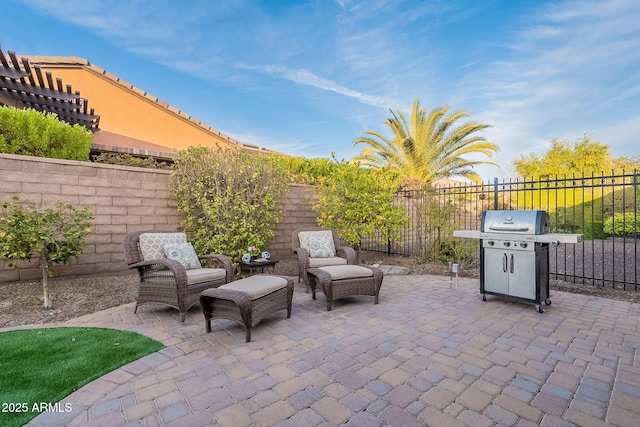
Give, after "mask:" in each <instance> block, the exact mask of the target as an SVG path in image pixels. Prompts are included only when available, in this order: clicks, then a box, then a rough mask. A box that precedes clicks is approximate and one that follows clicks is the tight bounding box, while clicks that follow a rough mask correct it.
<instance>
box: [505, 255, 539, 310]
mask: <svg viewBox="0 0 640 427" xmlns="http://www.w3.org/2000/svg"><path fill="white" fill-rule="evenodd" d="M508 257H509V295H511V296H514V297H519V298H527V299H535V298H536V277H535V276H536V254H535V253H534V252H531V251H526V252H525V251H508Z"/></svg>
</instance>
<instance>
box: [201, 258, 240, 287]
mask: <svg viewBox="0 0 640 427" xmlns="http://www.w3.org/2000/svg"><path fill="white" fill-rule="evenodd" d="M198 258H199V259H200V260H204V261H206V260H214V261H215V262H217V263H218V264H222V268H224V269H225V271H226V272H227V274H226V275H227V281H226V283H229V282H233V281H234V280H235V279H236V277H235V268H234V267H233V262H232V261H231V259H230V258H229V257H228V256H226V255H221V254H207V255H200V256H198Z"/></svg>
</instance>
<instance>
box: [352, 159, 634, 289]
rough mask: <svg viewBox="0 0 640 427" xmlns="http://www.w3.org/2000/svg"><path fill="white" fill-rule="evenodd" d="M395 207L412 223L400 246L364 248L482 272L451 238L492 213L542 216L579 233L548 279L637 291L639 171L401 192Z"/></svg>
mask: <svg viewBox="0 0 640 427" xmlns="http://www.w3.org/2000/svg"><path fill="white" fill-rule="evenodd" d="M395 205H396V206H397V207H399V208H401V209H402V210H404V212H405V213H406V218H407V222H406V224H405V226H404V227H403V228H402V229H400V230H398V239H397V240H395V241H387V242H386V243H380V242H379V241H377V240H375V239H364V240H363V242H362V248H363V249H366V250H371V251H379V252H385V253H388V254H396V255H405V256H419V257H423V258H425V259H431V260H440V261H449V262H457V263H459V264H461V266H463V268H473V267H477V266H478V256H479V247H478V242H477V241H473V240H469V239H458V238H454V237H453V230H478V229H480V219H481V216H482V211H483V210H487V209H507V210H525V209H541V210H545V211H547V212H548V213H549V215H550V218H551V231H552V232H555V233H580V234H583V235H584V240H583V241H582V242H581V243H578V244H575V245H573V244H569V245H560V246H558V247H553V246H552V247H551V248H550V274H551V278H555V279H560V280H564V281H571V282H574V283H584V284H591V285H599V286H608V287H613V288H624V289H631V290H640V289H639V286H638V280H639V279H640V277H639V274H638V264H639V261H640V250H639V249H640V248H639V246H640V244H639V243H638V235H639V234H640V171H637V170H636V171H634V172H633V173H620V174H612V175H599V176H596V175H590V176H579V177H578V176H571V177H562V178H554V179H544V180H543V179H538V180H534V179H530V180H527V179H515V180H503V181H499V180H498V179H497V178H496V179H495V180H494V182H492V183H487V184H481V185H475V184H451V185H438V186H435V187H434V188H433V189H432V190H430V191H426V192H421V191H413V190H405V191H401V192H399V193H398V194H397V196H396V199H395Z"/></svg>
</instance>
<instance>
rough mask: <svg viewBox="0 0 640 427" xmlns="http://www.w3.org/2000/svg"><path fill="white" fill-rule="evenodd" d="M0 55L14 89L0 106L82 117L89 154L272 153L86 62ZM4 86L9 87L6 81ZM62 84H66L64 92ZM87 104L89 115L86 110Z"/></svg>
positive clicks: (1, 70) (0, 69) (163, 156)
mask: <svg viewBox="0 0 640 427" xmlns="http://www.w3.org/2000/svg"><path fill="white" fill-rule="evenodd" d="M0 56H1V58H0V59H1V60H2V64H0V75H3V76H4V77H9V78H12V79H13V84H14V86H16V87H14V88H13V89H11V88H2V89H3V92H4V95H5V96H4V98H2V97H0V105H2V104H4V105H12V106H17V107H23V108H27V107H31V108H36V109H38V110H41V111H42V110H46V111H54V112H58V113H59V115H60V118H61V119H63V120H65V116H66V115H68V116H69V117H70V118H71V121H72V120H73V117H75V116H82V115H83V114H84V116H86V118H87V120H86V121H85V123H83V124H84V125H85V126H87V127H88V128H91V130H92V131H93V132H94V136H93V144H92V152H93V153H100V152H105V151H115V152H125V153H129V154H132V155H136V156H154V157H156V158H159V159H170V158H171V157H172V156H173V154H174V153H176V152H177V151H179V150H182V149H185V148H188V147H190V146H204V147H214V146H216V145H219V146H221V147H225V148H237V149H242V150H248V151H255V152H265V153H275V152H273V151H271V150H267V149H264V148H262V147H257V146H254V145H250V144H245V143H242V142H240V141H237V140H235V139H233V138H231V137H230V136H228V135H225V134H224V133H222V132H220V131H218V130H216V129H214V128H212V127H211V126H209V125H207V124H205V123H202V122H201V121H199V120H198V119H196V118H194V117H191V116H190V115H189V114H187V113H185V112H183V111H180V110H178V109H176V108H174V107H172V106H171V105H169V104H167V103H166V102H164V101H162V100H160V99H158V98H156V97H155V96H153V95H151V94H148V93H147V92H145V91H144V90H143V89H141V88H138V87H135V86H133V85H131V84H130V83H128V82H126V81H124V80H122V79H120V78H119V77H118V76H115V75H113V74H111V73H109V72H107V71H106V70H103V69H102V68H100V67H98V66H96V65H94V64H92V63H91V62H89V61H88V60H86V59H83V58H77V57H59V56H22V57H20V59H18V57H17V55H16V54H15V53H14V52H11V51H9V55H7V56H5V54H4V52H2V51H0ZM3 73H4V74H3ZM8 75H10V76H8ZM30 80H31V84H29V83H30ZM4 81H6V82H9V79H5V80H4ZM21 82H22V83H21ZM47 82H48V83H47ZM63 82H64V83H66V84H67V90H66V92H65V91H64V84H63ZM9 83H11V82H9ZM56 83H57V87H56ZM71 85H72V86H73V89H71ZM25 88H28V89H27V90H25ZM56 89H57V90H56ZM29 90H33V91H34V94H35V99H39V100H41V99H44V100H47V99H50V98H48V97H47V95H51V94H53V97H54V99H55V98H60V99H56V101H57V104H56V105H55V106H50V105H48V104H47V103H46V102H41V101H34V103H33V104H32V103H30V102H29V99H28V98H25V95H24V93H25V92H27V94H28V95H32V98H33V95H34V94H29V93H28V92H29ZM38 91H41V92H42V91H44V92H45V93H44V94H40V93H38ZM47 91H48V92H47ZM74 93H75V94H77V95H78V96H77V97H76V99H75V100H73V99H71V98H72V94H74ZM65 97H68V98H69V99H68V100H67V99H65ZM74 102H76V103H77V104H78V106H83V107H84V110H85V111H84V113H83V112H82V111H81V108H78V109H77V111H75V112H73V114H72V113H67V112H68V110H69V109H70V107H68V105H75V104H73V103H74ZM89 103H90V105H91V110H90V111H87V108H86V106H87V104H89ZM60 105H63V106H62V107H60ZM54 107H55V108H54ZM60 113H61V114H60ZM96 117H97V119H96ZM89 119H91V121H90V120H89ZM66 121H70V120H66ZM87 123H90V125H88V124H87Z"/></svg>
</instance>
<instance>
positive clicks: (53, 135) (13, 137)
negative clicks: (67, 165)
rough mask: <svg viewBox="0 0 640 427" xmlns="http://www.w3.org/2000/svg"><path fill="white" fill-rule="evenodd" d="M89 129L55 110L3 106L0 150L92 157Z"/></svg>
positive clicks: (66, 156)
mask: <svg viewBox="0 0 640 427" xmlns="http://www.w3.org/2000/svg"><path fill="white" fill-rule="evenodd" d="M92 137H93V135H92V133H91V132H90V131H88V130H87V129H86V128H84V127H82V126H80V125H77V124H76V125H73V126H72V125H70V124H68V123H66V122H63V121H60V120H58V118H57V115H56V114H54V113H42V112H39V111H36V110H32V109H28V110H21V109H17V108H13V107H0V152H1V153H9V154H22V155H26V156H36V157H49V158H54V159H68V160H82V161H88V160H89V151H90V150H91V139H92Z"/></svg>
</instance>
